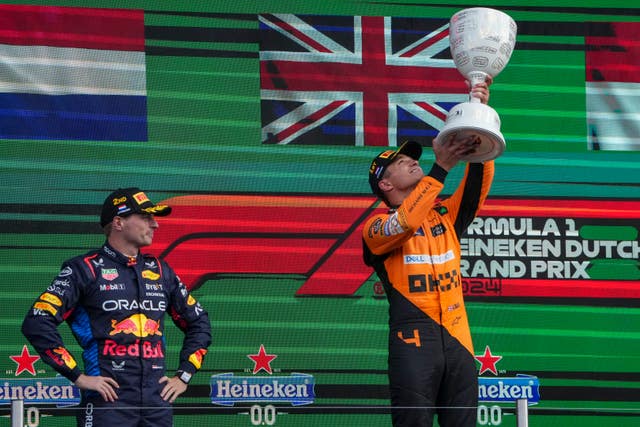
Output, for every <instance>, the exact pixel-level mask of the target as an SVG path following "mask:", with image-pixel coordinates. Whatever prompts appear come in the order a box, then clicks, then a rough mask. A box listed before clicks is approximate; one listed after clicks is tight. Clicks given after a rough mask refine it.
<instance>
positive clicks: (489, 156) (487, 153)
mask: <svg viewBox="0 0 640 427" xmlns="http://www.w3.org/2000/svg"><path fill="white" fill-rule="evenodd" d="M451 133H455V134H456V139H467V138H477V139H478V140H479V144H478V145H477V146H476V151H475V152H474V153H473V154H469V155H467V156H464V157H462V158H461V159H460V160H462V161H464V162H468V163H482V162H486V161H487V160H493V159H495V158H497V157H499V156H500V155H501V154H502V153H503V152H504V150H505V148H506V144H505V142H504V139H502V138H501V135H496V134H493V133H491V132H489V131H487V129H482V128H469V127H467V128H463V129H451V130H449V131H448V132H446V133H444V132H440V136H439V137H438V139H439V140H441V141H446V140H447V139H448V136H449V135H450V134H451Z"/></svg>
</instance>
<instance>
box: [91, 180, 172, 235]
mask: <svg viewBox="0 0 640 427" xmlns="http://www.w3.org/2000/svg"><path fill="white" fill-rule="evenodd" d="M134 213H140V214H151V215H156V216H167V215H169V214H170V213H171V207H170V206H167V205H156V204H155V203H153V202H152V201H151V200H149V198H148V197H147V195H146V194H144V192H143V191H142V190H140V189H139V188H136V187H131V188H119V189H117V190H116V191H114V192H113V193H111V194H109V196H108V197H107V198H106V199H105V201H104V204H103V205H102V214H101V215H100V225H101V226H102V227H104V226H105V225H107V224H109V223H110V222H111V221H113V218H115V217H117V216H127V215H131V214H134Z"/></svg>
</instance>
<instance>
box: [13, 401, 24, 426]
mask: <svg viewBox="0 0 640 427" xmlns="http://www.w3.org/2000/svg"><path fill="white" fill-rule="evenodd" d="M23 426H24V400H12V401H11V427H23Z"/></svg>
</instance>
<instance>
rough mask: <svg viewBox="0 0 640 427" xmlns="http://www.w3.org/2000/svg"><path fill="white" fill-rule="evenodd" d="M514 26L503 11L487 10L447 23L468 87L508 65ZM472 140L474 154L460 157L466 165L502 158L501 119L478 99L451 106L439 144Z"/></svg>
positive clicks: (453, 51)
mask: <svg viewBox="0 0 640 427" xmlns="http://www.w3.org/2000/svg"><path fill="white" fill-rule="evenodd" d="M516 32H517V26H516V23H515V22H514V20H513V19H511V17H510V16H509V15H507V14H506V13H504V12H500V11H498V10H495V9H489V8H486V7H474V8H470V9H463V10H461V11H459V12H457V13H456V14H455V15H453V16H452V17H451V20H450V22H449V44H450V48H451V55H452V56H453V61H454V63H455V64H456V68H458V71H460V73H461V74H462V75H463V76H464V77H465V78H466V79H467V80H468V81H469V82H470V83H471V86H473V85H475V84H477V83H481V82H484V81H485V80H486V79H487V77H491V78H494V77H495V76H497V75H498V74H499V73H500V72H501V71H502V70H503V69H504V67H505V66H506V65H507V63H508V62H509V59H510V58H511V53H512V52H513V47H514V46H515V43H516ZM451 134H456V138H464V139H467V138H474V139H475V143H476V145H477V147H476V151H475V153H473V154H470V155H468V156H466V157H465V158H463V159H462V160H465V161H467V162H472V163H473V162H484V161H486V160H491V159H495V158H496V157H498V156H499V155H501V154H502V153H503V152H504V150H505V148H506V144H505V141H504V137H503V136H502V133H500V116H498V113H496V111H495V110H494V109H493V108H491V107H489V106H488V105H485V104H482V103H481V102H480V100H479V99H478V98H475V97H473V96H469V101H468V102H463V103H461V104H458V105H456V106H454V107H453V108H452V109H451V110H450V111H449V113H448V114H447V119H446V121H445V124H444V127H443V128H442V129H441V130H440V135H439V136H438V141H440V142H442V143H443V142H444V141H447V140H448V137H449V136H450V135H451Z"/></svg>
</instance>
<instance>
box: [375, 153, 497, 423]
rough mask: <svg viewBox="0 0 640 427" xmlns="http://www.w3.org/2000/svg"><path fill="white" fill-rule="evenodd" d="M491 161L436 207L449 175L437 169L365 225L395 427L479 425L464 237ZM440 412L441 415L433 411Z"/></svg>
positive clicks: (470, 172)
mask: <svg viewBox="0 0 640 427" xmlns="http://www.w3.org/2000/svg"><path fill="white" fill-rule="evenodd" d="M493 173H494V163H493V161H489V162H485V163H470V164H468V165H467V167H466V170H465V176H464V177H463V179H462V181H461V183H460V185H459V186H458V188H457V189H456V191H455V193H454V194H453V195H451V196H450V197H449V198H447V199H445V200H443V201H437V198H438V197H439V194H440V192H441V191H442V189H443V187H444V180H445V178H446V176H447V171H446V170H444V169H442V168H441V167H440V166H439V165H437V164H434V166H433V167H432V169H431V171H430V172H429V174H428V175H426V176H425V177H423V178H422V180H421V181H420V182H419V184H418V185H417V187H416V188H415V189H414V190H413V191H412V192H411V194H410V195H409V196H408V197H407V198H406V199H405V200H404V201H403V202H402V204H401V205H400V206H399V207H397V209H391V210H390V211H389V212H387V213H381V214H377V215H374V216H373V217H371V218H369V219H368V220H367V221H366V223H365V226H364V230H363V238H364V245H363V247H364V261H365V263H366V264H367V265H369V266H371V267H373V268H374V270H375V271H376V273H377V275H378V277H379V278H380V280H381V282H382V284H383V286H384V288H385V291H386V295H387V298H388V301H389V329H390V331H389V385H390V393H391V403H392V419H393V424H394V426H418V425H419V426H431V425H432V423H433V418H434V414H435V413H438V422H439V424H440V426H457V427H460V426H475V425H476V407H477V399H478V385H477V384H478V380H477V370H476V365H475V360H474V357H473V344H472V341H471V333H470V330H469V323H468V318H467V313H466V309H465V306H464V301H463V292H462V280H461V279H462V278H461V276H460V241H459V239H460V236H461V235H462V233H463V232H464V230H465V229H466V228H467V226H468V225H469V224H470V223H471V221H473V219H474V217H475V216H476V215H477V213H478V211H479V209H480V208H481V207H482V204H483V203H484V201H485V199H486V197H487V195H488V193H489V189H490V186H491V183H492V181H493ZM436 407H437V408H439V409H436Z"/></svg>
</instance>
